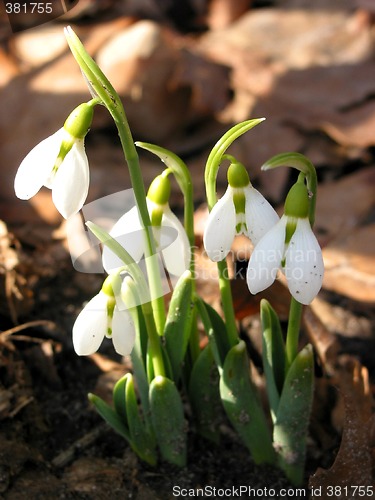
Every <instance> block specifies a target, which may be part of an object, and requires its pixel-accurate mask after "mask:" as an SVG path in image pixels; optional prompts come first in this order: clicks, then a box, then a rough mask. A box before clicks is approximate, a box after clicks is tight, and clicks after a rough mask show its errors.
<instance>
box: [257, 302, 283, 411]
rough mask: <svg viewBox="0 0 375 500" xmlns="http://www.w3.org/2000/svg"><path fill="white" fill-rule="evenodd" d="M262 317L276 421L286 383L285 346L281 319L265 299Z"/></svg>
mask: <svg viewBox="0 0 375 500" xmlns="http://www.w3.org/2000/svg"><path fill="white" fill-rule="evenodd" d="M260 317H261V322H262V331H263V336H262V343H263V349H262V357H263V369H264V373H265V376H266V382H267V394H268V400H269V404H270V409H271V415H272V420H273V421H275V418H276V412H277V408H278V406H279V401H280V394H281V390H282V387H283V383H284V370H285V345H284V340H283V336H282V332H281V326H280V322H279V318H278V317H277V315H276V313H275V311H274V309H273V308H272V307H271V305H270V304H269V302H267V300H265V299H262V300H261V303H260Z"/></svg>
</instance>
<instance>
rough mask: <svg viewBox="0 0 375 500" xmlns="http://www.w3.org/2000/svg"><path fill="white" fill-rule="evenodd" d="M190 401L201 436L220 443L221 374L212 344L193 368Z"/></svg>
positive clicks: (204, 350)
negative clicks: (216, 363)
mask: <svg viewBox="0 0 375 500" xmlns="http://www.w3.org/2000/svg"><path fill="white" fill-rule="evenodd" d="M189 400H190V403H191V405H192V409H193V413H194V417H195V418H196V420H197V425H198V429H199V432H200V434H201V435H202V436H204V437H206V438H208V439H210V440H211V441H214V442H215V443H218V442H219V439H220V437H219V428H218V427H219V424H220V420H221V419H220V417H221V416H222V405H221V402H220V392H219V373H218V370H217V368H216V365H215V361H214V357H213V354H212V349H211V345H210V344H207V346H206V347H205V348H204V349H203V350H202V351H201V353H200V355H199V357H198V359H197V361H196V362H195V364H194V366H193V369H192V372H191V377H190V384H189Z"/></svg>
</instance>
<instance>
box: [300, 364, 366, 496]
mask: <svg viewBox="0 0 375 500" xmlns="http://www.w3.org/2000/svg"><path fill="white" fill-rule="evenodd" d="M345 364H346V365H347V366H346V368H348V370H347V371H346V370H345ZM345 373H346V376H344V374H345ZM337 376H338V377H339V390H340V394H341V395H342V401H343V406H344V422H343V435H342V441H341V445H340V449H339V451H338V454H337V457H336V459H335V462H334V464H333V465H332V467H331V468H330V469H328V470H324V469H321V468H319V469H318V470H317V472H316V473H315V474H314V475H313V476H311V478H310V481H309V487H310V488H313V489H314V490H316V492H317V494H316V496H314V495H312V498H317V497H319V496H320V497H322V498H325V497H326V494H328V492H329V488H331V487H335V486H337V487H339V486H341V488H342V489H341V493H340V494H335V498H345V499H347V498H351V499H355V498H359V496H358V492H357V494H354V493H355V492H354V490H353V489H352V487H353V486H355V485H357V486H359V485H361V486H364V487H366V486H372V485H373V483H372V466H373V464H372V457H371V445H370V419H369V411H371V409H370V408H369V406H370V404H371V402H370V396H369V394H368V393H367V394H365V393H364V392H363V391H366V390H368V381H367V382H366V379H367V376H368V375H367V370H366V369H365V368H363V367H360V366H359V363H358V362H357V363H355V362H354V363H353V362H352V360H350V361H348V362H346V363H345V362H344V369H342V370H340V371H339V372H338V373H337ZM366 385H367V388H366ZM366 419H367V420H366ZM344 487H347V490H345V489H344ZM336 491H338V490H336ZM318 492H323V493H322V494H320V495H319V494H318ZM362 496H363V495H362Z"/></svg>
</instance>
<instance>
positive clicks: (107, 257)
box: [102, 207, 144, 274]
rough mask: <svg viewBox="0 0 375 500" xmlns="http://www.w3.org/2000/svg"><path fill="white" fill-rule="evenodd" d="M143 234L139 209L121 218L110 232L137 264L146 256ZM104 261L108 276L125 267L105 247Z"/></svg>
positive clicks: (132, 210)
mask: <svg viewBox="0 0 375 500" xmlns="http://www.w3.org/2000/svg"><path fill="white" fill-rule="evenodd" d="M142 233H143V230H142V226H141V224H140V221H139V216H138V209H137V207H133V208H131V209H130V210H129V211H128V212H126V213H125V214H124V215H123V216H122V217H120V218H119V220H118V221H117V222H116V224H115V225H114V226H113V227H112V229H111V230H110V232H109V234H110V235H111V236H112V237H113V238H114V239H115V240H116V241H118V243H120V245H121V246H122V247H123V248H125V250H126V251H127V252H128V253H129V254H130V255H131V257H132V258H133V259H134V260H135V261H136V262H139V261H140V260H141V258H142V255H143V254H144V235H143V234H142ZM102 261H103V267H104V269H105V270H106V271H107V273H108V274H110V273H111V271H114V270H115V269H117V268H119V267H122V266H123V265H124V263H123V262H122V260H121V259H119V258H118V257H117V255H115V254H114V253H113V252H112V251H111V250H110V249H109V248H107V247H106V246H105V245H104V249H103V257H102Z"/></svg>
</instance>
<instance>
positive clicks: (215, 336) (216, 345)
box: [204, 302, 230, 367]
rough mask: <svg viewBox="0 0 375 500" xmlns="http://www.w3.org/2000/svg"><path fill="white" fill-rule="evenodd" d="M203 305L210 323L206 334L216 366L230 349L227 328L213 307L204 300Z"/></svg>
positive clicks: (220, 364) (222, 363)
mask: <svg viewBox="0 0 375 500" xmlns="http://www.w3.org/2000/svg"><path fill="white" fill-rule="evenodd" d="M204 306H205V309H206V311H207V314H208V318H209V321H210V325H211V328H210V330H209V332H208V334H209V339H210V343H211V345H212V352H213V354H214V357H215V361H216V363H217V365H218V367H222V366H223V365H224V360H225V358H226V356H227V353H228V351H229V350H230V344H229V341H228V336H227V329H226V326H225V323H224V321H223V319H222V317H221V316H220V315H219V314H218V313H217V312H216V311H215V309H214V308H213V307H211V306H210V305H209V304H207V303H206V302H204ZM215 351H216V352H215Z"/></svg>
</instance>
